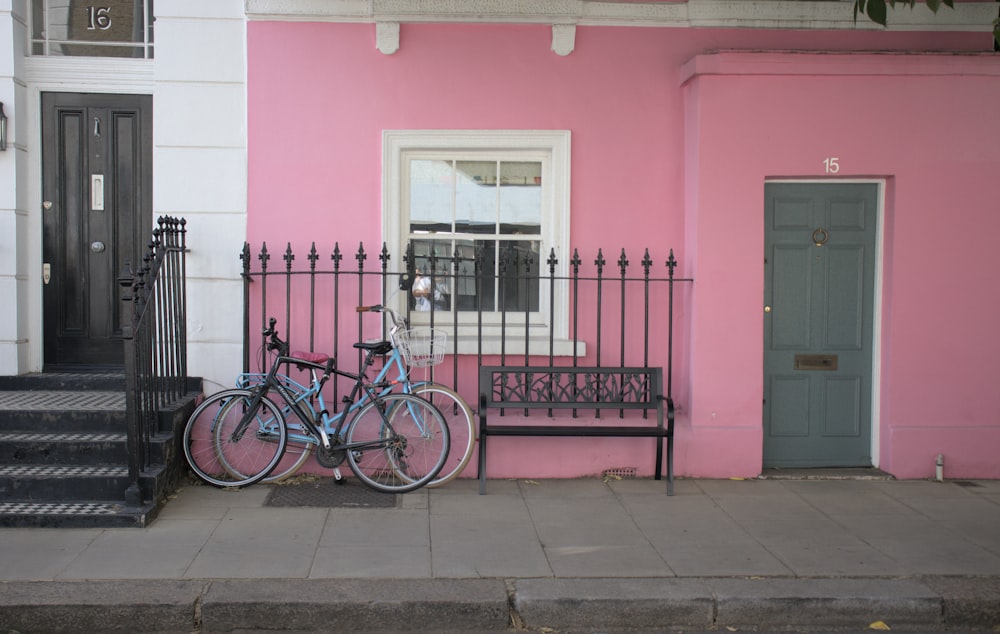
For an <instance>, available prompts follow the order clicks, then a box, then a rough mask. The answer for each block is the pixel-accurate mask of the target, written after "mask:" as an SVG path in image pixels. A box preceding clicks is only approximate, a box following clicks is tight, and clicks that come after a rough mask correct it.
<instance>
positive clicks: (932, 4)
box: [927, 0, 941, 13]
mask: <svg viewBox="0 0 1000 634" xmlns="http://www.w3.org/2000/svg"><path fill="white" fill-rule="evenodd" d="M927 8H928V9H930V10H931V11H933V12H934V13H937V12H938V9H940V8H941V0H927Z"/></svg>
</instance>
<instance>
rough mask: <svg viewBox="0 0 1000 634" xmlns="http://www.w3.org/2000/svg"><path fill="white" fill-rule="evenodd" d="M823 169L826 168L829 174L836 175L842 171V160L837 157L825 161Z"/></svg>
mask: <svg viewBox="0 0 1000 634" xmlns="http://www.w3.org/2000/svg"><path fill="white" fill-rule="evenodd" d="M823 167H824V168H826V173H827V174H836V173H837V172H839V171H840V159H839V158H838V157H836V156H831V157H830V158H827V159H823Z"/></svg>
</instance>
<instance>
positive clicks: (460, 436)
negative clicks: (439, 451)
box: [412, 383, 476, 487]
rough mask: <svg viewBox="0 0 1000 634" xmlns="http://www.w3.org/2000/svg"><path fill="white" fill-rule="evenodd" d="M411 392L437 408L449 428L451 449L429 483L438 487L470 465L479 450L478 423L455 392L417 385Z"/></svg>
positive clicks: (446, 388)
mask: <svg viewBox="0 0 1000 634" xmlns="http://www.w3.org/2000/svg"><path fill="white" fill-rule="evenodd" d="M412 393H413V394H414V395H416V396H419V397H420V398H422V399H424V400H426V401H429V402H430V403H431V405H433V406H434V407H436V408H437V409H438V411H440V412H441V415H442V416H444V422H445V424H447V425H448V434H449V437H450V442H451V449H450V450H449V451H448V459H447V460H445V463H444V466H443V467H442V468H441V471H440V472H439V473H438V474H437V476H436V477H435V478H434V479H433V480H431V481H430V482H428V483H427V486H429V487H437V486H441V485H442V484H445V483H446V482H450V481H451V480H453V479H454V478H456V477H458V474H460V473H461V472H462V470H463V469H465V467H466V465H467V464H469V459H470V458H472V453H473V452H474V451H475V448H476V423H475V419H474V418H473V417H472V410H471V409H470V408H469V406H468V405H467V404H466V402H465V401H464V400H463V399H462V397H461V396H459V395H458V393H456V392H455V390H453V389H451V388H450V387H447V386H444V385H440V384H437V383H418V384H415V385H414V386H413V391H412Z"/></svg>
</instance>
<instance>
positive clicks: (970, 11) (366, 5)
mask: <svg viewBox="0 0 1000 634" xmlns="http://www.w3.org/2000/svg"><path fill="white" fill-rule="evenodd" d="M245 2H246V15H247V18H248V19H250V20H282V21H308V22H371V23H374V22H399V23H417V22H452V23H454V22H459V23H461V22H479V23H482V22H492V23H516V24H576V25H581V26H645V27H706V26H709V27H719V28H777V29H782V28H785V29H788V28H795V29H800V28H817V29H846V28H850V29H855V28H871V29H879V28H882V27H879V26H877V25H875V24H873V23H870V22H869V21H868V20H867V19H859V20H858V21H857V23H856V24H855V22H854V3H853V2H852V1H851V0H819V1H805V0H687V1H686V2H683V1H681V2H600V1H598V0H245ZM996 13H997V5H996V3H995V2H960V3H957V4H956V5H955V8H954V9H951V8H948V7H942V8H941V9H940V10H939V11H938V13H937V14H934V13H932V12H931V11H930V9H928V8H927V7H926V5H924V4H922V3H921V4H918V5H917V6H916V7H914V8H912V9H910V8H909V7H903V6H900V8H898V9H890V13H889V27H888V28H889V30H915V29H928V30H944V31H978V32H988V31H990V30H991V28H992V22H993V19H994V18H995V17H996Z"/></svg>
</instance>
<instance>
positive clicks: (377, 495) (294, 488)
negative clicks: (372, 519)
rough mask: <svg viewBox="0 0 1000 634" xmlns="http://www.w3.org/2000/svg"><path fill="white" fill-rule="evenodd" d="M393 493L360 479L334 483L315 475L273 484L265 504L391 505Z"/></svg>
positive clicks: (393, 499)
mask: <svg viewBox="0 0 1000 634" xmlns="http://www.w3.org/2000/svg"><path fill="white" fill-rule="evenodd" d="M398 498H399V496H398V495H396V494H394V493H382V492H380V491H376V490H375V489H371V488H369V487H367V486H365V485H364V484H361V483H360V482H355V481H349V482H344V483H342V484H337V481H336V480H334V479H333V478H319V479H315V480H307V481H303V482H296V483H293V484H282V485H278V486H274V487H273V488H272V490H271V492H270V493H269V494H268V496H267V501H266V502H265V503H264V505H265V506H284V507H289V506H317V507H322V508H394V507H395V506H397V504H398V502H399V499H398Z"/></svg>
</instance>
